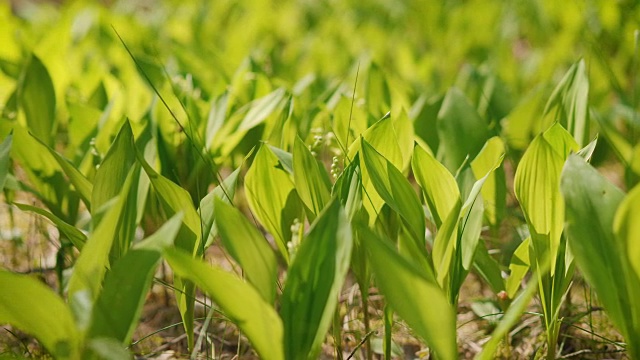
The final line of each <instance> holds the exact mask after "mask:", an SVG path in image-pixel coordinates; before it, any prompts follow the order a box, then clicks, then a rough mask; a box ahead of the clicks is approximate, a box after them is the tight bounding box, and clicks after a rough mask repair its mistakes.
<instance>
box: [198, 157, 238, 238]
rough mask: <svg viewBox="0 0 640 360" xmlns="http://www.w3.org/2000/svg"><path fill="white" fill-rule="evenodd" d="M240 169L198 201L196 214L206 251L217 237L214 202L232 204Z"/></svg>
mask: <svg viewBox="0 0 640 360" xmlns="http://www.w3.org/2000/svg"><path fill="white" fill-rule="evenodd" d="M240 169H241V167H238V168H237V169H236V170H235V171H234V172H232V173H231V174H230V175H229V176H227V178H226V179H224V181H223V182H222V183H221V184H220V185H218V186H216V187H215V189H213V191H211V192H210V193H209V194H207V196H205V197H204V198H202V200H200V207H199V208H198V213H199V214H200V219H201V221H202V238H203V239H206V241H205V243H204V248H205V249H207V248H208V247H209V246H211V244H212V243H213V240H214V238H215V237H216V236H218V226H217V224H216V221H215V219H214V213H215V208H214V200H215V199H216V198H217V199H222V200H223V201H224V202H226V203H227V204H231V203H232V202H233V197H234V196H235V194H236V184H237V183H238V175H239V174H240Z"/></svg>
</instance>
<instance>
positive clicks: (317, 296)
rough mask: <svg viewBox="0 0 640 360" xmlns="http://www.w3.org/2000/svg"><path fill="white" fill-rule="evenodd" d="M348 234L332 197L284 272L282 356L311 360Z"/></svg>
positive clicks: (336, 290) (338, 281) (335, 292)
mask: <svg viewBox="0 0 640 360" xmlns="http://www.w3.org/2000/svg"><path fill="white" fill-rule="evenodd" d="M352 245H353V241H352V232H351V226H350V225H349V221H348V220H347V218H346V215H345V213H344V211H343V210H342V207H341V206H340V202H339V201H337V200H333V201H332V202H331V203H329V204H328V205H327V207H326V209H325V210H324V211H323V212H322V213H321V214H320V215H319V216H318V218H317V220H316V221H315V222H314V223H313V224H312V225H311V229H310V230H309V234H308V235H307V237H306V238H305V239H304V240H302V243H301V244H300V247H299V249H298V250H297V253H296V257H295V260H294V261H293V263H292V264H291V267H290V269H289V272H288V273H287V283H286V285H285V288H284V292H283V294H282V308H281V311H280V313H281V316H282V321H283V323H284V344H285V355H286V358H287V359H316V358H317V357H318V355H319V353H320V349H321V345H322V344H323V342H324V339H325V336H326V333H327V331H328V330H329V326H330V325H331V321H332V319H333V315H334V311H335V308H336V304H337V302H338V297H339V295H340V290H341V289H342V284H343V283H344V281H345V277H346V275H347V271H348V270H349V262H350V259H351V249H352Z"/></svg>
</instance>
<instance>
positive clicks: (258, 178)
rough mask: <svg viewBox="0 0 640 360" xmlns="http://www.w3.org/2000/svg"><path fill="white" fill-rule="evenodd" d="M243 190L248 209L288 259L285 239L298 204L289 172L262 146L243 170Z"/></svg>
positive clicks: (296, 213)
mask: <svg viewBox="0 0 640 360" xmlns="http://www.w3.org/2000/svg"><path fill="white" fill-rule="evenodd" d="M245 191H246V195H247V201H248V203H249V207H250V208H251V211H252V212H253V213H254V214H255V216H256V218H258V220H259V221H260V223H261V224H262V225H263V226H264V227H265V228H267V230H269V232H270V233H271V234H272V235H273V237H274V238H275V240H276V245H277V246H278V249H279V250H280V253H281V254H282V256H283V257H284V259H285V260H286V261H287V262H289V252H288V250H287V242H288V241H289V240H290V239H291V224H292V223H293V219H295V218H299V217H300V213H301V212H300V204H299V200H298V195H297V193H296V191H295V188H294V185H293V182H292V181H291V179H290V177H289V174H288V173H287V172H286V171H285V170H284V168H283V166H282V164H281V162H280V161H279V160H278V158H277V157H276V156H275V155H274V154H273V152H272V151H271V150H270V149H269V147H267V146H265V145H262V146H261V147H260V149H259V150H258V153H257V154H256V157H255V159H254V160H253V164H252V165H251V168H249V171H247V175H246V177H245Z"/></svg>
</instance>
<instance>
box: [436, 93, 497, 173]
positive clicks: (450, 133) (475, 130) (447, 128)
mask: <svg viewBox="0 0 640 360" xmlns="http://www.w3.org/2000/svg"><path fill="white" fill-rule="evenodd" d="M437 125H438V135H439V139H440V147H439V148H438V153H437V156H438V159H441V161H442V164H443V165H444V166H446V167H447V169H449V171H452V172H453V171H455V170H456V169H458V168H459V167H460V165H462V163H463V162H464V160H465V158H466V157H467V156H469V157H470V158H471V159H473V158H475V157H476V155H477V154H478V152H480V149H482V146H483V145H484V143H485V142H486V141H487V139H488V138H489V137H490V136H489V130H488V124H487V123H486V122H485V121H484V120H483V119H482V118H480V115H478V112H477V111H476V109H475V108H474V107H473V105H472V104H471V103H470V102H469V99H467V97H466V96H465V95H464V93H462V91H460V90H459V89H456V88H451V89H450V90H449V91H448V92H447V95H446V96H445V97H444V100H443V101H442V106H441V107H440V112H439V113H438V123H437Z"/></svg>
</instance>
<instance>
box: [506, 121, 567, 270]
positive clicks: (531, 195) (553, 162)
mask: <svg viewBox="0 0 640 360" xmlns="http://www.w3.org/2000/svg"><path fill="white" fill-rule="evenodd" d="M577 150H578V149H577V146H576V144H575V141H573V140H572V138H571V135H569V133H567V131H566V130H564V129H563V128H562V127H561V126H560V125H559V124H555V125H553V126H552V127H551V128H549V129H548V130H547V131H545V132H544V133H543V134H541V135H539V136H537V137H536V138H535V139H534V140H533V141H532V142H531V145H530V146H529V148H528V149H527V151H526V152H525V154H524V156H523V157H522V159H521V160H520V164H519V165H518V169H517V170H516V174H515V193H516V198H517V199H518V201H519V202H520V206H521V207H522V209H523V212H524V216H525V219H526V220H527V224H528V226H529V230H530V233H531V240H532V244H533V247H534V250H535V251H536V258H537V259H538V260H540V259H544V258H546V257H548V258H549V261H550V262H551V264H555V263H556V257H557V254H558V249H559V247H560V235H561V233H562V229H563V227H564V201H563V199H562V197H561V196H560V188H559V184H560V172H561V171H562V166H563V165H564V160H565V158H566V156H568V155H569V152H570V151H577ZM551 269H552V271H551V275H552V276H553V272H554V267H552V268H551Z"/></svg>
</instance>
